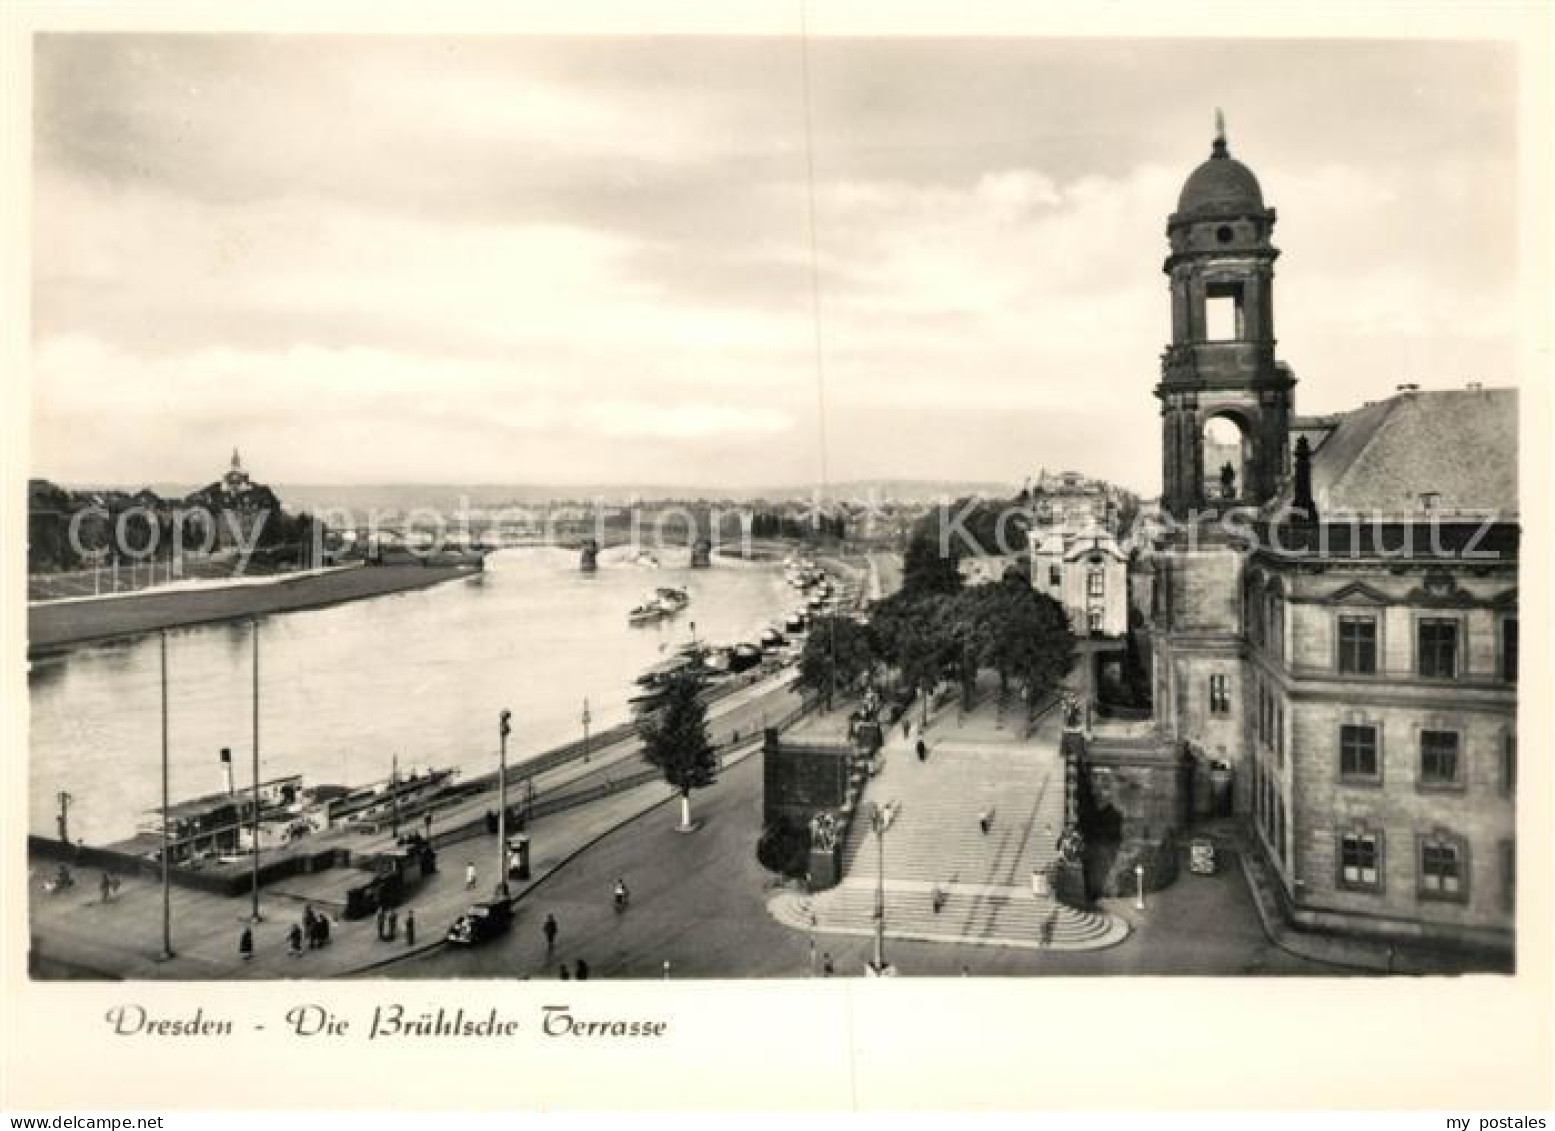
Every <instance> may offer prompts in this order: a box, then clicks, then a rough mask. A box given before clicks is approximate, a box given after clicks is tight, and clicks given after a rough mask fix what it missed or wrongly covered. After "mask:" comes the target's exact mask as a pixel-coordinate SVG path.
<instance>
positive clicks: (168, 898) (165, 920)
mask: <svg viewBox="0 0 1555 1131" xmlns="http://www.w3.org/2000/svg"><path fill="white" fill-rule="evenodd" d="M161 638H162V958H163V959H164V960H166V959H169V958H172V957H173V895H172V891H173V872H172V866H173V859H172V857H173V846H172V830H171V829H170V828H169V827H168V823H167V822H168V815H167V811H168V808H169V805H168V797H167V630H166V629H163V630H162V632H161Z"/></svg>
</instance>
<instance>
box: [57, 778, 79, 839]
mask: <svg viewBox="0 0 1555 1131" xmlns="http://www.w3.org/2000/svg"><path fill="white" fill-rule="evenodd" d="M54 796H55V800H57V801H58V802H59V814H58V816H56V817H55V818H54V820H55V821H56V822H57V823H58V825H59V841H60V843H61V844H69V843H70V803H71V802H72V801H74V800H75V798H73V797H71V796H70V794H68V793H66V792H65V791H64V790H60V791H59V792H58V793H57V794H55V795H54Z"/></svg>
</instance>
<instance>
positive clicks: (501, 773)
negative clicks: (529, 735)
mask: <svg viewBox="0 0 1555 1131" xmlns="http://www.w3.org/2000/svg"><path fill="white" fill-rule="evenodd" d="M512 730H513V712H512V711H506V710H505V711H503V712H502V714H501V715H499V716H498V721H497V740H498V744H499V745H498V754H497V759H498V761H497V894H498V895H499V896H504V897H505V896H506V895H507V894H508V735H509V734H510V733H511V732H512Z"/></svg>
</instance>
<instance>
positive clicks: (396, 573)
mask: <svg viewBox="0 0 1555 1131" xmlns="http://www.w3.org/2000/svg"><path fill="white" fill-rule="evenodd" d="M480 572H481V571H480V569H479V567H475V566H467V565H458V566H435V565H420V564H406V565H385V566H363V567H362V568H360V569H351V570H336V571H331V572H329V573H321V574H307V575H302V576H298V577H291V578H287V579H285V580H281V581H275V582H269V583H266V584H255V585H234V586H225V587H220V588H211V589H203V590H202V589H187V590H183V591H181V592H163V593H158V592H155V591H152V592H146V593H137V594H132V595H120V596H117V597H104V598H101V599H97V600H79V601H64V602H58V603H50V604H44V605H34V606H31V607H29V608H28V610H27V651H28V655H32V656H35V655H40V654H43V653H46V652H55V651H59V650H61V649H64V648H70V647H73V646H75V645H77V644H87V643H92V642H95V641H102V640H113V639H117V638H119V637H124V636H139V635H141V634H142V633H147V632H156V631H157V630H158V629H163V628H186V627H188V626H190V625H196V624H210V623H212V622H216V621H225V620H240V619H243V618H246V617H256V616H269V615H271V614H273V613H290V612H297V611H299V610H302V609H317V608H323V607H325V606H327V605H338V604H342V603H344V602H346V601H360V600H363V599H365V598H368V597H382V596H386V595H387V594H390V593H400V592H404V591H406V590H410V589H424V588H426V587H427V586H430V585H438V584H441V583H442V582H445V581H453V580H456V579H458V578H461V577H474V576H477V575H478V574H479V573H480Z"/></svg>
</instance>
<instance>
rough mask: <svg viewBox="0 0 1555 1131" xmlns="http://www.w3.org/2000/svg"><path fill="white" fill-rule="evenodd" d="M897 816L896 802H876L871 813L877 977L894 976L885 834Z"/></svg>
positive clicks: (872, 969)
mask: <svg viewBox="0 0 1555 1131" xmlns="http://www.w3.org/2000/svg"><path fill="white" fill-rule="evenodd" d="M895 816H896V802H894V801H893V802H891V803H890V804H888V805H881V804H880V803H879V802H876V803H875V805H874V807H873V808H872V809H870V811H869V827H870V828H871V829H873V830H874V833H875V849H876V851H875V861H876V869H875V960H874V961H873V962H871V963H870V964H869V969H870V972H871V973H873V974H876V975H881V974H894V973H895V971H894V970H893V969H892V968H891V967H890V966H888V965H887V964H886V960H885V834H886V830H887V829H888V828H890V827H891V821H892V819H893V818H894V817H895Z"/></svg>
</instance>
